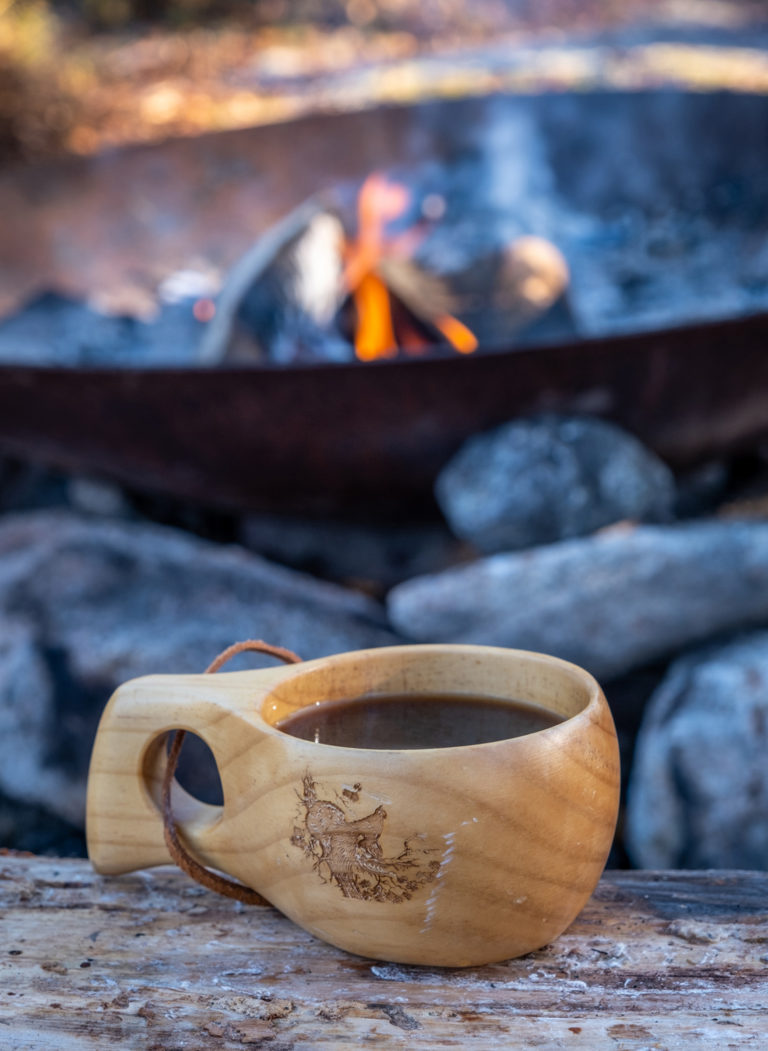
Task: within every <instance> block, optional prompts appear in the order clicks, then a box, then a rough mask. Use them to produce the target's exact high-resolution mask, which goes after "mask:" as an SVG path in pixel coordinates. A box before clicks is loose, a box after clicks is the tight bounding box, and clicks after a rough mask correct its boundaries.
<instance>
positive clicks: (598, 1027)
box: [0, 857, 768, 1051]
mask: <svg viewBox="0 0 768 1051" xmlns="http://www.w3.org/2000/svg"><path fill="white" fill-rule="evenodd" d="M767 904H768V874H766V873H758V872H703V873H695V872H685V873H682V872H680V873H671V872H658V873H653V872H612V873H608V874H606V876H605V877H604V878H603V880H602V882H601V883H600V886H599V888H598V890H597V892H596V894H595V896H594V897H593V898H592V900H591V901H590V902H589V904H588V905H587V907H586V908H585V909H584V911H583V913H582V914H581V916H580V917H579V919H578V920H577V921H576V922H575V923H574V924H573V926H572V927H571V928H570V929H569V930H568V931H567V932H566V933H565V934H564V935H562V937H560V938H559V939H558V940H557V941H556V942H555V943H554V944H552V945H550V946H548V947H547V948H545V949H542V950H541V951H539V952H535V953H531V954H530V955H528V956H525V957H522V958H520V959H517V960H512V961H509V962H506V963H501V964H495V965H493V966H489V967H480V968H472V969H467V970H439V969H427V968H421V967H404V966H400V965H394V964H383V963H375V962H373V961H371V960H366V959H363V958H361V957H356V956H351V955H348V954H346V953H343V952H340V951H339V950H336V949H333V948H331V947H330V946H328V945H325V944H323V943H322V942H320V941H317V940H316V939H315V938H312V937H311V936H310V935H308V934H306V933H305V932H304V931H302V930H300V929H299V928H298V927H295V926H294V925H293V924H292V923H290V921H288V920H286V919H285V918H284V917H282V916H281V915H280V914H279V913H277V912H275V911H273V910H271V909H258V908H247V907H244V906H242V905H240V904H238V903H235V902H232V901H230V900H227V899H224V898H219V897H217V896H216V895H214V894H212V893H210V892H208V891H205V890H203V889H202V888H200V887H198V886H196V885H194V884H191V883H190V882H189V881H188V880H187V878H186V877H184V876H182V875H181V874H179V873H177V872H175V871H171V870H166V869H163V870H156V871H154V872H152V873H140V874H137V875H133V876H126V877H120V878H114V877H112V878H103V877H99V876H96V875H95V874H94V873H93V871H92V869H91V867H90V865H89V864H88V862H86V861H80V860H59V859H44V858H21V857H0V907H1V908H2V915H3V919H2V931H3V942H2V949H1V950H0V1048H3V1049H6V1048H7V1049H10V1048H13V1049H14V1051H42V1049H46V1051H50V1049H51V1048H56V1049H57V1051H75V1049H76V1051H88V1049H91V1048H92V1049H98V1051H103V1049H104V1048H106V1047H110V1046H113V1045H118V1046H122V1047H130V1048H147V1049H156V1051H160V1049H162V1051H176V1049H182V1048H185V1049H187V1051H189V1049H194V1051H208V1049H217V1051H224V1049H228V1048H241V1047H253V1046H257V1047H261V1046H263V1047H265V1048H269V1049H271V1051H318V1049H322V1048H350V1049H353V1048H354V1049H355V1051H357V1049H359V1048H361V1047H364V1046H374V1047H407V1048H411V1047H424V1048H446V1047H457V1048H458V1047H460V1048H472V1049H483V1051H487V1049H489V1048H495V1047H498V1048H509V1047H518V1048H523V1047H534V1046H535V1047H537V1048H543V1049H545V1051H546V1049H552V1051H554V1049H558V1051H559V1049H561V1048H571V1047H572V1048H585V1049H589V1051H608V1049H610V1051H620V1049H623V1051H639V1049H642V1048H651V1047H652V1048H657V1049H668V1051H672V1049H675V1051H678V1049H681V1048H696V1051H707V1049H712V1051H715V1049H718V1051H720V1049H723V1048H732V1047H733V1048H735V1047H738V1048H742V1047H754V1048H759V1047H763V1046H765V1044H764V1042H765V1036H766V1033H768V1000H766V996H765V991H766V973H767V972H768V915H766V905H767Z"/></svg>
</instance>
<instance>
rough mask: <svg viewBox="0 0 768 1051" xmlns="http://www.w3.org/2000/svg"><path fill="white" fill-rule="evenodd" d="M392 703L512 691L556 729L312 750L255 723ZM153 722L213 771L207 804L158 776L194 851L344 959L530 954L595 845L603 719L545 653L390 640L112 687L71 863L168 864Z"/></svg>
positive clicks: (605, 733) (598, 695)
mask: <svg viewBox="0 0 768 1051" xmlns="http://www.w3.org/2000/svg"><path fill="white" fill-rule="evenodd" d="M400 693H408V694H415V695H418V694H433V695H434V694H439V693H446V694H453V695H462V694H464V695H473V696H488V697H495V698H509V699H516V700H520V701H527V702H530V703H534V704H537V705H540V706H542V707H544V708H547V709H549V710H550V711H552V712H555V713H557V714H558V715H560V716H561V717H564V721H563V722H560V723H558V724H556V725H554V726H551V727H549V728H547V729H545V730H540V731H538V732H536V733H532V734H528V735H526V736H523V737H517V738H512V739H509V740H503V741H495V742H491V743H488V744H480V745H467V746H463V747H458V748H425V749H416V750H379V749H361V748H343V747H337V746H332V745H324V744H316V743H314V742H312V741H304V740H301V739H299V738H296V737H292V736H289V735H288V734H286V733H284V732H282V731H281V730H278V729H276V727H275V724H276V723H277V722H278V721H279V720H280V719H284V718H286V717H287V716H288V715H290V714H291V713H293V712H295V711H296V710H297V709H299V708H303V707H305V706H307V705H315V704H322V703H323V702H327V701H334V700H341V699H344V698H350V697H366V696H368V697H370V696H375V695H377V694H400ZM173 729H186V730H191V731H193V732H194V733H196V734H198V735H199V736H200V737H202V738H203V740H204V741H205V742H206V743H207V744H208V745H209V746H210V748H211V750H212V751H213V754H214V756H215V758H216V761H217V764H218V768H219V772H220V775H221V782H222V787H223V793H224V805H223V807H216V806H209V805H207V804H204V803H201V802H199V801H198V800H196V799H194V798H192V797H191V796H189V795H188V794H187V793H186V792H184V790H183V789H182V788H181V787H180V786H179V785H178V784H176V785H174V796H173V799H174V813H175V815H176V817H177V820H178V822H179V825H180V830H181V833H182V835H183V837H184V840H185V842H186V843H187V844H188V845H189V847H190V849H191V851H192V852H193V853H194V854H195V856H196V857H197V858H198V859H199V860H200V861H201V862H203V863H204V864H206V865H209V866H211V867H213V868H216V869H219V870H221V871H224V872H227V873H229V874H230V875H232V876H234V877H236V878H237V879H239V880H241V881H242V882H243V883H245V884H247V886H249V887H252V888H254V889H256V890H257V891H258V892H259V893H260V894H263V895H264V896H265V897H266V898H268V899H269V901H270V902H272V903H273V904H274V905H275V906H276V907H277V908H278V909H280V910H281V911H282V912H283V913H285V915H286V916H289V917H290V918H291V919H292V920H294V921H295V922H296V923H297V924H299V925H300V926H302V927H304V928H305V929H306V930H308V931H311V932H312V934H315V935H317V937H319V938H322V939H324V940H325V941H328V942H330V943H331V944H333V945H337V946H339V947H340V948H343V949H346V950H348V951H350V952H354V953H359V954H361V955H364V956H370V957H375V958H377V959H382V960H390V961H395V962H400V963H417V964H430V965H445V966H450V967H462V966H467V965H473V964H474V965H479V964H484V963H492V962H495V961H498V960H502V959H507V958H509V957H512V956H518V955H521V954H522V953H526V952H529V951H531V950H533V949H537V948H539V947H541V946H542V945H545V944H546V943H547V942H549V941H551V940H552V939H553V938H556V937H557V936H558V935H559V934H560V933H561V932H562V931H563V930H565V928H566V927H567V926H568V925H569V924H570V923H571V921H572V920H573V919H574V918H575V916H576V915H577V914H578V912H579V911H580V910H581V908H582V906H583V905H584V903H585V902H586V901H587V899H588V898H589V896H590V894H591V893H592V891H593V890H594V888H595V886H596V884H597V882H598V880H599V878H600V875H601V872H602V870H603V867H604V865H605V860H606V857H607V855H608V851H609V849H610V845H611V840H612V836H613V832H614V828H615V824H616V816H617V810H618V798H619V760H618V746H617V741H616V731H615V728H614V725H613V720H612V718H611V714H610V711H609V709H608V705H607V704H606V701H605V698H604V696H603V693H602V691H601V689H600V687H599V686H598V684H597V683H596V682H595V680H594V679H593V678H592V677H591V676H590V675H589V674H587V672H585V671H583V670H582V669H581V668H577V667H576V666H575V665H573V664H568V663H567V662H565V661H562V660H558V659H556V658H554V657H548V656H544V655H542V654H537V653H527V652H523V651H516V650H505V649H497V648H491V647H484V646H454V645H428V646H396V647H392V648H385V649H375V650H361V651H359V652H355V653H345V654H341V655H339V656H335V657H325V658H322V659H320V660H313V661H307V662H305V663H301V664H293V665H289V666H286V667H278V668H271V669H268V670H259V671H247V672H230V673H226V674H220V675H165V676H163V675H156V676H148V677H146V678H141V679H135V680H133V681H132V682H129V683H126V684H125V685H124V686H121V687H120V688H119V689H118V690H117V691H116V693H115V694H114V696H113V697H112V699H111V700H110V702H109V704H108V706H107V708H106V709H105V711H104V715H103V716H102V720H101V724H100V726H99V731H98V734H97V737H96V743H95V745H94V750H93V756H92V760H91V769H90V776H89V784H88V818H87V835H88V852H89V855H90V858H91V861H92V862H93V865H94V866H95V868H96V869H97V870H98V871H99V872H103V873H113V874H114V873H122V872H128V871H131V870H134V869H139V868H144V867H147V866H151V865H162V864H167V863H168V861H169V860H170V858H169V854H168V850H167V848H166V846H165V842H164V838H163V823H162V817H161V811H160V786H161V782H162V773H163V769H164V767H165V762H166V753H165V740H166V734H167V733H168V732H169V731H171V730H173Z"/></svg>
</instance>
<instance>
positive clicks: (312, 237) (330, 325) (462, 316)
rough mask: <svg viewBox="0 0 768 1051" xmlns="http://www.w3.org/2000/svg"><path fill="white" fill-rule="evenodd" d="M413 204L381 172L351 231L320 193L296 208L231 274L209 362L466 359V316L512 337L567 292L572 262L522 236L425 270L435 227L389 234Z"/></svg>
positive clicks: (469, 337)
mask: <svg viewBox="0 0 768 1051" xmlns="http://www.w3.org/2000/svg"><path fill="white" fill-rule="evenodd" d="M410 203H411V194H410V191H409V190H408V189H407V188H406V187H405V186H403V185H401V184H399V183H395V182H391V181H389V180H388V179H387V178H386V177H385V176H383V175H381V174H379V173H374V174H372V175H370V176H368V178H367V179H366V180H365V181H364V182H363V184H362V186H361V188H360V191H359V194H358V196H357V202H356V211H357V217H356V220H357V221H356V230H355V233H354V234H353V235H348V234H347V233H346V232H345V229H344V225H343V224H342V221H341V218H340V216H339V211H338V209H337V208H335V207H334V206H332V205H330V204H328V203H326V202H325V201H323V200H322V199H321V198H315V199H312V200H310V201H307V202H306V203H305V204H303V205H301V206H300V207H299V208H297V209H296V210H295V211H293V212H291V213H290V214H289V215H288V216H287V217H286V218H285V219H284V220H283V221H282V222H281V223H279V224H278V225H277V226H275V227H273V228H272V229H271V230H269V231H268V232H267V233H266V234H265V235H264V237H262V238H261V239H260V240H259V241H257V242H256V244H255V245H254V246H253V248H252V249H251V250H250V251H249V252H248V253H247V254H246V255H245V256H244V257H243V258H242V259H241V260H240V262H239V263H238V264H237V266H236V267H235V268H234V270H233V271H232V273H231V274H230V276H229V278H228V280H227V282H226V284H225V286H224V289H223V291H222V293H221V296H220V298H219V302H218V304H217V306H216V313H215V317H214V318H213V320H212V322H211V323H210V325H209V326H208V331H207V333H206V336H205V338H204V340H203V343H202V347H201V360H202V361H203V362H205V363H211V364H215V363H218V362H224V361H229V362H237V361H248V360H250V361H258V362H265V361H268V362H274V363H279V364H292V363H295V362H299V361H302V360H324V361H351V360H355V358H357V359H358V360H360V361H372V360H375V359H377V358H391V357H396V356H397V355H398V354H401V353H402V354H406V355H418V354H422V353H424V352H425V351H427V350H429V349H430V348H433V347H436V346H440V345H446V344H447V345H448V346H450V347H452V348H453V349H454V350H455V351H457V352H458V353H462V354H466V353H471V352H472V351H474V350H475V349H476V348H477V346H478V338H477V335H476V334H475V332H474V331H473V327H474V326H473V325H470V324H467V322H466V317H467V316H470V315H473V314H476V315H480V316H482V315H487V314H493V315H495V317H496V322H495V329H496V330H501V331H503V334H504V338H506V339H507V340H508V339H509V338H510V336H511V335H514V333H516V332H518V331H520V330H521V329H523V328H524V327H525V326H526V324H528V323H529V322H530V321H531V320H532V319H534V318H536V317H538V316H540V315H542V314H544V313H546V311H547V310H549V308H550V307H551V306H552V305H553V304H555V303H556V302H557V301H558V300H561V299H562V298H563V296H564V294H565V290H566V289H567V286H568V267H567V264H566V262H565V260H564V258H563V256H562V255H561V253H560V252H559V251H558V249H557V248H555V246H554V245H552V244H551V243H550V242H548V241H545V240H543V239H542V238H538V237H532V236H526V237H520V238H518V239H517V240H515V241H513V242H511V243H510V244H508V245H506V246H504V248H503V249H502V250H500V251H495V252H489V253H486V254H485V256H483V257H482V258H480V259H478V260H477V261H476V263H473V265H472V266H471V267H469V268H468V269H467V270H466V271H462V272H460V273H457V274H451V275H440V274H437V273H435V272H434V271H433V270H430V269H427V268H426V267H425V266H424V265H423V264H422V263H420V262H419V261H418V259H417V252H418V248H419V245H420V244H421V242H422V241H423V240H424V239H425V237H426V236H428V232H429V227H428V226H426V225H425V224H424V223H417V224H414V225H411V226H409V227H408V228H407V229H405V230H404V231H402V232H397V233H393V232H392V231H391V229H390V225H391V224H392V223H393V222H394V221H396V220H398V219H400V218H401V217H402V216H403V215H404V213H405V212H406V210H407V208H408V207H409V205H410ZM479 323H480V324H483V323H484V324H485V327H486V328H487V327H488V324H487V320H486V321H485V322H483V321H482V320H480V321H479Z"/></svg>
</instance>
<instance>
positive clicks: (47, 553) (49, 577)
mask: <svg viewBox="0 0 768 1051" xmlns="http://www.w3.org/2000/svg"><path fill="white" fill-rule="evenodd" d="M0 623H2V624H3V628H2V630H0V768H1V769H0V792H3V793H4V794H5V795H6V796H9V797H11V798H15V799H18V800H20V801H23V802H25V803H30V804H39V805H42V806H45V807H47V808H48V809H49V810H51V811H52V812H53V813H55V814H57V815H59V816H60V817H61V818H64V819H66V820H67V821H70V822H72V823H75V824H78V823H82V819H83V800H84V789H85V779H86V774H87V764H88V758H89V755H90V749H91V744H92V741H93V736H94V733H95V729H96V724H97V722H98V718H99V715H100V714H101V710H102V708H103V706H104V704H105V703H106V701H107V700H108V698H109V695H110V693H111V691H112V690H113V689H114V688H115V686H117V685H118V684H119V683H120V682H123V681H125V680H126V679H129V678H132V677H134V676H137V675H144V674H147V673H150V672H198V671H202V670H203V669H204V668H205V667H206V665H207V664H208V663H209V662H210V661H211V660H212V659H213V657H214V656H216V654H217V653H218V652H220V651H221V650H222V649H224V648H225V647H226V646H228V645H229V644H230V643H231V642H234V641H236V640H238V639H242V638H254V637H255V638H264V639H266V640H267V641H269V642H273V643H277V644H279V645H283V646H287V647H288V648H289V649H293V650H295V651H296V652H297V653H299V654H300V656H302V657H305V658H311V657H318V656H322V655H325V654H329V653H336V652H340V651H343V650H350V649H360V648H365V647H369V646H381V645H386V644H391V643H395V642H397V641H398V639H397V638H396V637H395V636H394V635H393V634H392V632H391V631H389V630H388V628H387V626H386V623H385V620H384V616H383V611H382V609H381V607H380V606H379V605H378V604H376V603H375V602H373V601H372V600H370V599H368V598H366V597H365V596H363V595H361V594H358V593H355V592H352V591H346V590H344V589H343V588H339V587H337V586H335V585H332V584H323V583H320V582H317V581H315V580H312V579H311V578H309V577H305V576H302V575H301V574H299V573H296V572H294V571H292V570H289V569H283V568H281V567H277V566H274V565H271V564H270V563H268V562H266V561H264V560H263V559H261V558H259V557H257V556H255V555H252V554H248V553H247V552H245V551H243V550H242V549H239V548H235V547H230V548H226V547H220V546H217V545H214V544H211V543H209V542H207V541H203V540H198V539H195V538H192V537H189V536H187V535H185V534H183V533H179V532H176V531H174V530H170V529H167V528H162V527H158V526H152V525H145V524H142V523H138V522H134V523H130V524H125V523H121V522H111V521H104V520H98V519H88V518H82V517H78V516H76V515H73V514H71V513H67V512H63V511H47V512H37V513H30V514H26V515H13V516H10V515H9V516H7V517H5V518H3V519H0ZM267 663H274V662H273V661H270V660H269V659H268V658H259V657H258V656H257V655H249V656H248V657H247V658H246V657H242V658H238V662H237V663H236V662H233V663H232V668H233V669H234V668H236V667H246V666H250V667H256V666H259V665H262V664H267Z"/></svg>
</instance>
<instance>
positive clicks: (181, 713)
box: [86, 665, 295, 875]
mask: <svg viewBox="0 0 768 1051" xmlns="http://www.w3.org/2000/svg"><path fill="white" fill-rule="evenodd" d="M291 674H295V666H290V665H289V666H286V667H279V668H267V669H261V670H258V671H248V672H229V673H226V674H220V675H150V676H146V677H144V678H140V679H133V680H132V681H131V682H128V683H125V684H124V685H123V686H120V687H119V688H118V689H117V690H116V691H115V693H114V694H113V695H112V697H111V699H110V701H109V703H108V704H107V707H106V708H105V710H104V713H103V715H102V717H101V722H100V723H99V728H98V731H97V734H96V740H95V742H94V746H93V752H92V755H91V764H90V769H89V773H88V792H87V803H86V840H87V845H88V856H89V858H90V859H91V863H92V864H93V866H94V868H95V869H96V871H97V872H101V873H104V874H110V875H118V874H120V873H124V872H132V871H134V870H136V869H142V868H150V867H152V866H154V865H167V864H169V863H172V858H171V856H170V854H169V852H168V848H167V847H166V845H165V838H164V834H163V816H162V802H161V800H162V781H163V773H164V771H165V767H166V763H167V757H166V748H165V742H166V737H167V734H168V733H169V732H171V731H173V730H189V731H191V732H192V733H195V734H197V735H198V736H199V737H201V738H202V739H203V740H204V741H205V743H206V744H207V745H208V747H209V748H210V749H211V751H212V752H213V755H214V758H215V759H216V763H217V766H218V768H219V772H220V774H221V777H222V783H223V784H224V785H225V805H224V806H223V807H219V806H210V805H209V804H207V803H202V802H200V801H199V800H197V799H195V798H194V797H193V796H191V795H189V793H187V792H185V790H184V789H183V788H182V787H181V785H179V784H178V782H174V785H173V789H172V799H173V812H174V817H175V818H176V822H177V825H178V827H179V829H180V830H181V831H182V833H183V836H184V840H185V842H186V843H187V844H188V846H189V848H190V850H191V851H192V852H193V853H194V855H195V857H196V858H197V859H198V860H199V861H200V862H201V863H202V864H204V865H210V866H213V867H218V868H220V867H221V865H220V862H217V859H216V856H215V851H214V849H213V845H214V840H220V839H221V833H222V826H223V825H224V824H225V823H226V822H227V808H226V794H227V793H226V767H227V757H228V754H229V753H230V752H231V751H232V749H233V748H234V749H236V750H238V749H241V748H242V744H243V741H244V739H245V738H246V737H249V738H251V739H253V740H255V739H257V738H258V737H259V736H261V735H262V734H263V732H264V730H263V729H262V728H261V727H262V724H261V720H260V718H259V716H258V714H257V712H258V709H259V707H260V701H261V699H262V698H263V697H264V696H265V695H266V694H267V693H268V692H269V691H270V690H271V689H272V688H273V687H274V686H275V685H276V684H277V683H278V682H279V681H281V680H282V679H284V678H286V677H287V676H289V675H291Z"/></svg>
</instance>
